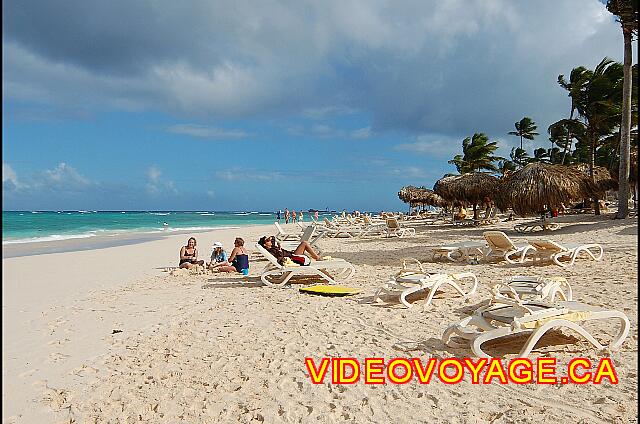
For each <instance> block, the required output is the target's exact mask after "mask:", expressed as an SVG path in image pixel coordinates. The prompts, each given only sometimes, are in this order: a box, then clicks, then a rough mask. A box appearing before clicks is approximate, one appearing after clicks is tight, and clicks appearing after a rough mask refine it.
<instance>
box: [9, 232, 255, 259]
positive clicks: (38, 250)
mask: <svg viewBox="0 0 640 424" xmlns="http://www.w3.org/2000/svg"><path fill="white" fill-rule="evenodd" d="M256 225H266V224H246V225H237V226H236V225H234V226H221V227H219V228H207V229H191V228H186V229H179V228H175V229H172V230H171V231H120V232H117V233H114V234H108V235H107V234H100V235H95V236H92V237H78V238H69V239H64V240H51V241H29V242H24V243H8V244H3V245H2V259H9V258H19V257H23V256H34V255H45V254H50V253H69V252H80V251H87V250H97V249H106V248H109V247H118V246H127V245H132V244H140V243H146V242H149V241H154V240H162V239H165V238H167V237H172V236H175V235H185V234H202V233H209V232H215V231H225V230H239V229H242V228H246V227H251V226H256Z"/></svg>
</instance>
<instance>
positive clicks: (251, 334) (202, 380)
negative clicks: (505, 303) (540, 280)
mask: <svg viewBox="0 0 640 424" xmlns="http://www.w3.org/2000/svg"><path fill="white" fill-rule="evenodd" d="M516 222H517V221H516ZM558 222H560V223H561V228H560V229H559V230H557V231H554V232H550V233H545V234H539V233H538V234H536V235H535V237H548V238H551V239H553V240H557V241H560V242H576V243H579V242H583V243H584V242H599V243H600V244H602V246H603V247H604V258H603V260H602V261H599V262H596V261H592V260H587V259H579V260H578V261H577V263H576V265H575V266H574V267H572V268H566V269H565V268H560V267H558V266H556V265H553V264H549V265H543V266H518V265H508V264H506V263H504V262H503V263H498V264H486V263H480V264H478V265H472V264H467V263H452V262H432V261H430V257H431V255H430V248H432V247H437V246H439V245H442V244H447V243H451V242H457V241H465V240H477V241H480V240H482V232H483V231H484V230H486V229H489V228H491V229H493V228H498V229H502V230H504V231H505V232H506V233H507V234H508V235H509V236H510V237H512V238H513V239H514V240H523V239H526V238H527V237H534V236H523V235H519V234H517V233H515V232H514V231H513V230H512V228H513V225H514V222H501V223H499V224H497V225H492V226H485V227H473V228H458V227H453V226H450V225H448V226H438V225H430V226H427V225H420V226H416V230H417V234H416V236H415V237H408V238H403V239H398V238H383V237H370V238H366V239H326V238H325V239H322V240H321V241H320V242H319V245H320V246H321V248H322V250H323V252H324V253H325V254H327V255H330V256H332V257H336V258H344V259H346V260H348V261H350V262H351V263H352V264H353V265H354V266H355V268H356V274H355V276H354V277H353V278H352V279H351V280H350V281H349V282H348V283H345V285H348V286H351V287H356V288H359V289H361V290H362V292H361V293H360V294H358V295H356V296H353V297H342V298H340V297H338V298H330V297H321V296H313V295H308V294H302V293H300V292H299V291H298V290H297V289H295V288H294V289H292V288H284V289H275V288H270V287H266V286H263V285H262V283H261V282H260V278H259V276H260V271H261V270H262V268H263V267H264V265H265V264H266V261H257V260H255V258H256V257H257V256H255V255H252V261H251V268H250V274H249V275H248V276H246V277H244V276H240V275H228V274H213V275H212V274H205V275H183V276H172V275H169V273H167V272H165V271H164V270H163V269H164V268H165V267H167V266H175V265H176V262H177V255H178V250H179V249H180V247H181V246H182V245H184V244H185V242H186V239H187V238H188V236H185V235H170V236H168V237H166V238H163V239H161V240H153V241H147V242H144V243H138V244H131V245H126V246H118V247H109V248H104V249H96V250H86V251H77V252H66V253H54V254H39V255H34V256H22V257H14V258H7V259H3V276H2V283H3V302H2V314H3V422H4V423H71V422H77V423H85V422H87V423H116V422H117V423H130V422H131V423H133V422H147V423H178V422H185V423H209V422H229V423H236V422H266V423H274V422H296V423H298V422H304V423H306V422H322V423H324V422H345V421H346V422H354V423H363V422H379V423H389V422H447V423H508V422H518V423H540V422H541V421H542V420H544V421H547V422H549V421H552V420H553V421H557V422H567V423H574V422H580V423H628V422H637V416H638V410H637V401H638V394H637V383H638V361H637V351H638V334H637V333H638V332H637V329H638V326H637V307H638V278H637V266H638V242H637V232H638V225H637V219H636V218H633V219H627V220H612V219H611V215H603V216H593V215H576V216H563V217H560V218H558ZM285 228H290V229H293V228H294V226H290V227H285ZM274 232H275V227H274V226H273V225H270V226H252V227H243V228H241V229H233V230H220V231H210V232H204V233H197V234H194V236H195V237H196V238H197V240H198V249H199V252H200V258H201V259H207V258H208V256H209V254H210V252H211V245H212V243H213V242H214V241H217V240H219V241H222V242H223V243H224V245H225V247H226V248H227V250H228V251H229V250H230V249H231V247H232V242H233V239H234V237H236V236H242V237H243V238H244V239H245V240H246V247H247V248H248V250H250V251H255V248H254V243H255V241H256V240H257V239H258V237H259V236H261V235H264V234H273V233H274ZM404 257H414V258H417V259H419V260H421V261H425V262H426V265H427V267H428V268H429V269H430V270H431V271H437V272H447V273H452V272H462V271H471V272H474V273H475V274H476V275H477V276H478V278H479V282H480V287H479V289H478V291H477V292H476V293H475V294H474V295H472V296H471V297H470V298H469V299H467V300H466V301H465V300H462V301H461V300H460V298H457V297H453V296H445V295H439V296H437V297H436V299H434V302H433V304H432V305H431V306H430V307H429V308H427V309H425V308H424V307H423V305H422V304H421V303H420V301H417V302H416V303H415V305H414V306H413V307H412V308H411V309H405V308H402V307H399V306H398V305H396V306H388V305H385V306H381V305H377V304H372V303H371V302H370V298H371V295H372V293H373V292H374V290H375V289H376V288H377V287H379V286H380V285H381V284H383V283H384V282H385V281H387V280H388V279H389V277H390V276H392V275H393V274H394V273H396V272H397V271H398V270H399V269H400V266H401V259H402V258H404ZM513 275H541V276H552V275H558V276H564V277H566V278H567V279H568V280H569V282H570V283H571V285H572V287H573V290H574V298H575V299H576V300H578V301H582V302H585V303H589V304H591V305H594V306H601V307H605V308H608V309H617V310H619V311H622V312H624V313H625V314H626V315H627V316H628V317H629V320H630V321H631V332H630V334H629V337H628V338H627V339H626V341H625V342H624V344H623V346H622V348H621V349H620V350H618V351H615V352H613V353H612V356H611V357H612V359H613V363H614V365H615V369H616V372H617V374H618V377H619V384H617V385H612V384H610V383H609V382H607V381H605V382H604V383H603V384H601V385H595V384H586V385H576V384H564V385H563V384H557V385H535V384H526V385H515V384H506V385H501V384H490V385H473V384H471V383H470V381H468V378H466V379H465V381H463V382H461V383H460V384H454V385H447V384H443V383H441V382H440V381H432V382H431V384H428V385H422V384H418V383H417V382H415V381H413V382H409V383H408V384H405V385H395V384H390V383H388V384H385V385H365V384H364V383H363V382H359V383H357V384H354V385H336V384H331V383H330V379H327V380H325V382H324V383H323V384H319V385H314V384H312V383H311V381H310V379H309V377H308V373H307V370H306V368H305V363H304V359H305V357H312V358H314V359H318V360H319V359H320V358H322V357H338V356H342V357H353V358H357V359H358V360H361V361H362V360H364V359H365V358H367V357H381V358H385V359H386V360H388V359H391V358H394V357H406V358H412V357H419V358H424V359H427V358H430V357H436V358H446V357H458V358H464V357H469V356H472V353H471V352H470V350H469V349H468V348H462V347H461V348H451V347H447V346H445V345H444V344H443V343H442V341H441V336H442V333H443V331H444V329H445V328H446V327H447V326H448V325H450V324H453V323H455V322H457V321H459V320H461V319H462V318H463V317H465V316H467V314H468V313H470V312H471V311H473V310H474V309H475V308H476V307H477V306H478V305H479V304H481V303H483V302H484V301H485V300H486V299H488V298H489V296H490V294H489V287H490V286H491V285H492V284H494V283H496V282H499V281H501V280H502V278H503V277H507V276H513ZM448 293H449V294H451V293H450V292H448ZM588 328H589V329H590V330H592V331H593V334H595V335H597V336H598V337H600V336H601V337H602V338H603V339H606V338H607V337H611V336H612V335H613V334H614V333H613V331H614V327H613V326H612V325H611V323H608V322H602V323H597V324H593V325H590V326H589V327H588ZM519 340H520V341H522V339H521V338H520V339H519ZM491 348H492V349H493V350H491V351H492V352H496V354H499V355H501V356H502V357H504V358H506V359H512V358H514V357H515V356H517V353H518V351H519V345H518V343H517V340H515V341H509V342H508V343H500V344H499V343H496V344H494V346H491ZM488 350H490V349H488ZM540 356H551V357H556V358H557V360H558V364H559V365H558V368H559V369H561V365H566V363H567V362H568V361H569V360H570V359H572V358H574V357H578V356H584V357H587V358H590V359H591V360H592V362H596V361H597V360H598V359H599V358H600V357H601V356H602V354H601V352H597V351H596V350H595V349H594V348H593V347H592V346H591V345H590V344H588V343H587V342H586V341H584V340H583V339H581V338H579V337H578V336H577V335H576V334H575V333H571V332H570V331H563V332H554V333H553V334H549V335H547V336H545V337H544V338H543V339H542V340H541V341H540V343H539V344H538V346H537V348H536V349H535V350H534V352H533V354H532V357H534V358H535V357H540Z"/></svg>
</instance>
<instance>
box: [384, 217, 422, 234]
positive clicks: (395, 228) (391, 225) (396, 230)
mask: <svg viewBox="0 0 640 424" xmlns="http://www.w3.org/2000/svg"><path fill="white" fill-rule="evenodd" d="M386 222H387V237H391V236H396V237H399V238H402V237H405V236H407V235H408V236H415V235H416V229H415V228H410V227H403V226H401V225H400V222H398V219H397V218H387V219H386Z"/></svg>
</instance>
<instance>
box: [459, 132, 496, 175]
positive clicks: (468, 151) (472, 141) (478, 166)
mask: <svg viewBox="0 0 640 424" xmlns="http://www.w3.org/2000/svg"><path fill="white" fill-rule="evenodd" d="M497 149H498V143H497V142H495V141H492V142H489V138H488V137H487V136H486V135H485V134H483V133H475V134H473V137H467V138H465V139H464V140H462V155H456V156H455V157H454V158H453V159H452V160H450V161H449V163H451V164H453V165H455V166H456V169H457V170H458V172H459V173H460V174H464V173H467V172H476V171H480V170H482V169H486V170H488V171H497V170H498V168H497V167H496V166H495V165H494V163H493V162H495V161H498V160H500V159H502V158H501V157H499V156H494V155H493V154H494V152H495V151H496V150H497Z"/></svg>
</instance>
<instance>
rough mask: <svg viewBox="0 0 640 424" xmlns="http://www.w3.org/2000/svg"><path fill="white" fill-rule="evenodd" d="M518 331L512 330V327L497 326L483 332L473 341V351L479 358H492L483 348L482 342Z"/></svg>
mask: <svg viewBox="0 0 640 424" xmlns="http://www.w3.org/2000/svg"><path fill="white" fill-rule="evenodd" d="M518 333H519V332H518V331H512V329H511V327H503V328H497V329H495V330H491V331H487V332H485V333H481V334H480V335H478V336H477V337H475V338H474V339H473V340H472V341H471V351H472V352H473V354H474V355H476V356H477V357H478V358H491V356H489V355H487V354H486V353H485V352H484V351H483V350H482V348H481V347H482V344H483V343H485V342H488V341H489V340H494V339H499V338H500V337H504V336H509V335H512V334H518Z"/></svg>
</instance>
